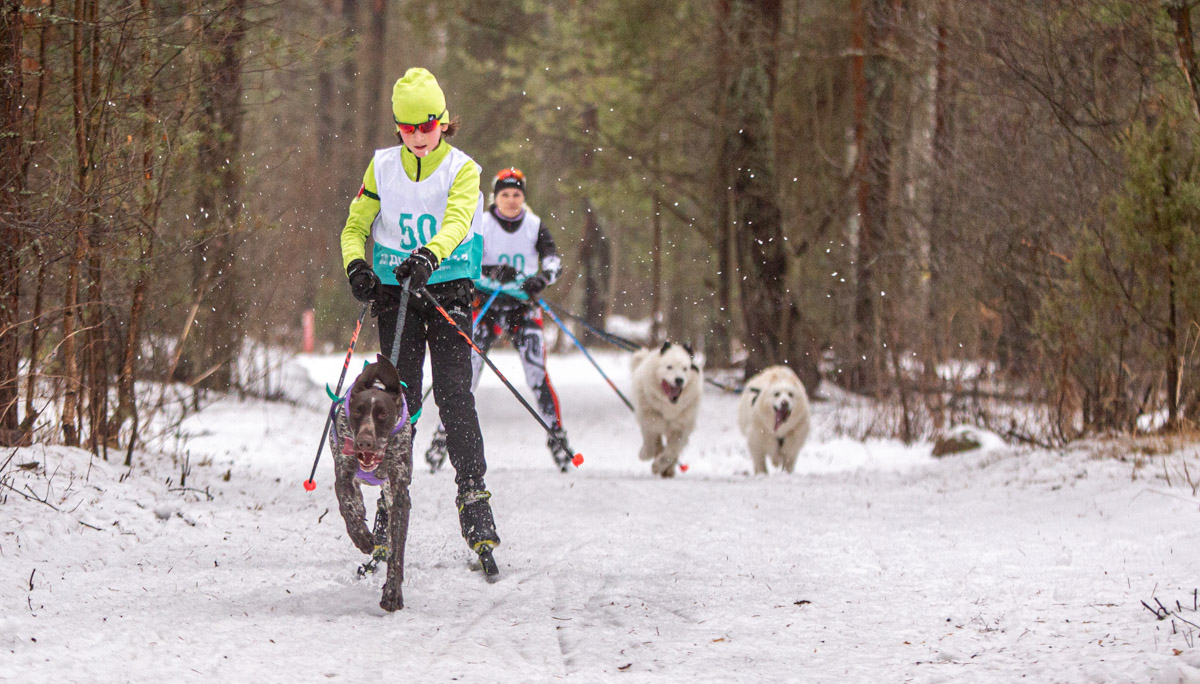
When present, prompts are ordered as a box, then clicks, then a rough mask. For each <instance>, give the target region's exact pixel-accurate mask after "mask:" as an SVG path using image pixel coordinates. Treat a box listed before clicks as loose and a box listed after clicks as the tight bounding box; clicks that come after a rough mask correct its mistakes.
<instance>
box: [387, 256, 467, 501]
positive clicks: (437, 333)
mask: <svg viewBox="0 0 1200 684" xmlns="http://www.w3.org/2000/svg"><path fill="white" fill-rule="evenodd" d="M384 289H385V291H386V294H388V295H390V296H392V297H394V298H395V300H397V301H398V300H399V299H400V288H399V287H387V286H385V288H384ZM428 290H429V292H430V294H432V295H433V296H434V297H436V298H437V300H438V303H439V304H441V305H442V308H444V309H445V310H446V311H447V312H448V313H449V314H450V316H451V318H453V319H454V320H455V322H456V323H458V325H459V326H460V327H461V328H462V329H463V330H466V331H470V330H471V300H472V298H473V296H474V288H473V286H472V285H471V281H470V280H468V279H461V280H452V281H449V282H446V283H438V284H436V285H430V286H429V287H428ZM397 313H398V310H397V308H396V307H394V306H393V307H391V308H389V309H386V310H384V311H382V312H380V314H379V347H380V349H381V350H382V351H383V354H385V355H387V354H391V351H392V340H393V339H395V336H396V317H397ZM426 345H428V346H429V360H430V363H431V365H432V367H433V398H434V401H436V402H437V406H438V413H439V414H441V418H442V422H443V423H444V424H445V426H446V450H447V451H448V452H449V454H450V463H451V464H452V465H453V466H454V473H455V475H454V482H455V483H456V484H457V485H458V491H459V493H460V494H461V493H463V492H466V491H472V490H481V489H484V483H483V476H484V474H485V473H486V472H487V462H486V461H485V460H484V457H483V434H482V433H481V432H480V430H479V416H478V415H477V414H476V413H475V396H474V395H473V394H472V393H471V347H470V345H469V344H467V341H466V340H465V339H463V338H462V336H461V335H459V334H458V331H457V330H455V329H454V326H452V325H450V323H449V322H448V321H446V319H445V318H443V317H442V315H441V314H440V313H438V311H437V309H435V308H434V307H433V303H432V302H430V301H429V300H428V299H427V298H425V297H423V296H420V295H418V294H416V293H413V294H412V295H411V296H410V297H409V299H408V314H407V316H406V321H405V324H404V333H403V334H402V335H401V337H400V349H399V355H398V359H397V362H396V370H397V371H399V372H400V379H401V380H402V381H404V382H405V383H407V385H408V386H407V387H406V388H405V389H404V398H405V399H406V400H407V401H408V410H409V412H410V413H412V415H416V414H417V412H418V411H420V410H421V385H422V377H421V374H422V368H423V366H424V364H425V347H426Z"/></svg>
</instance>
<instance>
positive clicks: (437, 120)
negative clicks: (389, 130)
mask: <svg viewBox="0 0 1200 684" xmlns="http://www.w3.org/2000/svg"><path fill="white" fill-rule="evenodd" d="M443 114H445V112H443V113H442V114H438V115H437V116H434V115H432V114H430V120H428V121H424V122H421V124H401V122H400V121H396V127H397V128H400V132H401V133H403V134H406V136H412V134H413V133H414V132H416V131H420V132H422V133H432V132H433V128H437V127H438V126H439V125H440V124H442V115H443Z"/></svg>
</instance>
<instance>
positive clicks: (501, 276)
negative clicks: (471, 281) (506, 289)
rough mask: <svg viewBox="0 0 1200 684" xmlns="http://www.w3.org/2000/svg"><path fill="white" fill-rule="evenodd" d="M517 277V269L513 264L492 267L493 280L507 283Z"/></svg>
mask: <svg viewBox="0 0 1200 684" xmlns="http://www.w3.org/2000/svg"><path fill="white" fill-rule="evenodd" d="M516 277H517V269H515V268H513V267H512V264H500V265H499V266H493V267H492V280H498V281H500V282H502V283H507V282H510V281H512V280H515V279H516Z"/></svg>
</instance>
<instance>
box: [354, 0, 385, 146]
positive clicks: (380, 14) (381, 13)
mask: <svg viewBox="0 0 1200 684" xmlns="http://www.w3.org/2000/svg"><path fill="white" fill-rule="evenodd" d="M387 8H388V3H387V0H371V19H370V23H369V24H368V25H367V53H366V54H367V60H366V75H365V78H364V80H365V81H366V83H365V84H364V87H363V93H364V95H365V98H364V99H365V100H366V102H365V103H364V104H363V106H362V121H361V126H362V131H363V139H364V140H365V141H368V142H369V143H370V146H369V149H374V148H376V147H384V146H386V145H387V144H389V141H390V140H393V138H391V137H390V135H388V126H387V121H388V119H389V118H390V117H388V116H387V111H390V110H383V109H382V107H383V106H384V103H386V102H390V101H391V98H390V97H389V98H384V97H383V95H384V94H385V93H386V92H387V90H386V88H387V81H386V72H385V69H384V67H385V61H384V60H385V59H386V58H387V48H386V45H387Z"/></svg>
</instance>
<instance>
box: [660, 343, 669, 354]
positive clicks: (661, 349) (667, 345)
mask: <svg viewBox="0 0 1200 684" xmlns="http://www.w3.org/2000/svg"><path fill="white" fill-rule="evenodd" d="M670 348H671V341H670V340H667V341H666V342H663V346H662V347H659V349H658V353H659V354H666V353H667V350H668V349H670Z"/></svg>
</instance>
